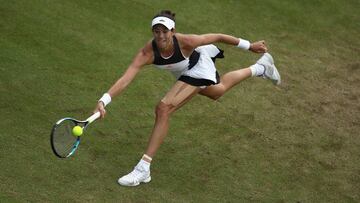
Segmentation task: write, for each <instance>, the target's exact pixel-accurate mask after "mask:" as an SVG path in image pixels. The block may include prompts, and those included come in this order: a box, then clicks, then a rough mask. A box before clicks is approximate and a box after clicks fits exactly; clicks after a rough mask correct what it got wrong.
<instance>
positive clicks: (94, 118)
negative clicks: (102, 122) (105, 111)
mask: <svg viewBox="0 0 360 203" xmlns="http://www.w3.org/2000/svg"><path fill="white" fill-rule="evenodd" d="M99 117H100V112H99V111H98V112H96V113H94V114H93V115H92V116H90V117H89V118H88V119H86V121H87V122H89V123H92V122H93V121H94V120H96V119H98V118H99Z"/></svg>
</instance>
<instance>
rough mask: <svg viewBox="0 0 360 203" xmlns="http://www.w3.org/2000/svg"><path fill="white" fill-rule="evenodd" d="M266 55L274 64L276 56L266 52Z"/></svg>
mask: <svg viewBox="0 0 360 203" xmlns="http://www.w3.org/2000/svg"><path fill="white" fill-rule="evenodd" d="M264 56H266V57H267V58H268V59H269V61H270V63H271V64H272V65H274V58H273V57H272V56H271V54H269V53H267V52H266V53H265V54H264Z"/></svg>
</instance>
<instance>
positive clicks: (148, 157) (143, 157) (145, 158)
mask: <svg viewBox="0 0 360 203" xmlns="http://www.w3.org/2000/svg"><path fill="white" fill-rule="evenodd" d="M141 159H142V160H144V161H146V162H148V163H151V161H152V158H151V157H150V156H149V155H147V154H144V155H143V156H142V158H141Z"/></svg>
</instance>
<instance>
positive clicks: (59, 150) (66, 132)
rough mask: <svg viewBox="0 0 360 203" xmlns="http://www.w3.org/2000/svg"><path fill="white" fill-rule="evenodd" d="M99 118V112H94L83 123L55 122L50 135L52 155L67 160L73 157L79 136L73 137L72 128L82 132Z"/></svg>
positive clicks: (74, 121) (69, 119)
mask: <svg viewBox="0 0 360 203" xmlns="http://www.w3.org/2000/svg"><path fill="white" fill-rule="evenodd" d="M99 117H100V112H96V113H94V114H93V115H92V116H90V117H89V118H88V119H86V120H84V121H79V120H76V119H74V118H63V119H60V120H59V121H58V122H56V124H55V125H54V126H53V128H52V131H51V135H50V143H51V148H52V150H53V152H54V154H55V155H56V156H57V157H59V158H68V157H70V156H71V155H73V154H74V153H75V151H76V150H77V148H78V147H79V144H80V136H75V135H73V133H72V130H73V128H74V127H75V126H80V127H81V128H82V129H83V131H84V130H85V128H86V127H87V126H89V124H90V123H92V122H94V121H95V120H96V119H98V118H99Z"/></svg>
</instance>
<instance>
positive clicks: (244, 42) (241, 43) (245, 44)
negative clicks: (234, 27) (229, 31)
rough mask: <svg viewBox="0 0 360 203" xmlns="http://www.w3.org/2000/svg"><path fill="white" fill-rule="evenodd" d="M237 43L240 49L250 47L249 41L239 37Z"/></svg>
mask: <svg viewBox="0 0 360 203" xmlns="http://www.w3.org/2000/svg"><path fill="white" fill-rule="evenodd" d="M239 40H240V41H239V44H238V45H237V47H239V48H240V49H245V50H249V49H250V42H249V41H247V40H245V39H241V38H239Z"/></svg>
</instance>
